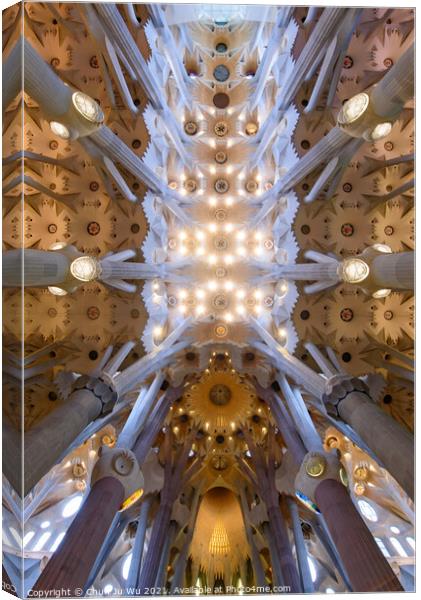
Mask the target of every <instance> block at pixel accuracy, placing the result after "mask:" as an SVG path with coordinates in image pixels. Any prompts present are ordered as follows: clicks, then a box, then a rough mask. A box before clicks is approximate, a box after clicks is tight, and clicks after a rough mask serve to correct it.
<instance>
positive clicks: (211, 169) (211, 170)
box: [209, 165, 216, 175]
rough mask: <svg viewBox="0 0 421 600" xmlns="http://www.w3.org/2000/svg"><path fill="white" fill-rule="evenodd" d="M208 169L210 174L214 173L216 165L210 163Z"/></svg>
mask: <svg viewBox="0 0 421 600" xmlns="http://www.w3.org/2000/svg"><path fill="white" fill-rule="evenodd" d="M209 171H210V172H211V173H212V175H215V173H216V167H215V166H214V165H211V166H210V167H209Z"/></svg>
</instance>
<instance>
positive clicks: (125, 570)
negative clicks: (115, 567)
mask: <svg viewBox="0 0 421 600" xmlns="http://www.w3.org/2000/svg"><path fill="white" fill-rule="evenodd" d="M131 564H132V553H130V554H129V555H128V556H127V557H126V558H125V560H124V562H123V566H122V567H121V575H122V577H123V579H125V580H126V579H127V578H128V576H129V570H130V565H131Z"/></svg>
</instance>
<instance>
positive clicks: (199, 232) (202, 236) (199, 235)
mask: <svg viewBox="0 0 421 600" xmlns="http://www.w3.org/2000/svg"><path fill="white" fill-rule="evenodd" d="M195 237H196V239H197V240H199V241H200V242H202V241H203V240H204V239H205V237H206V235H205V232H204V231H203V230H202V229H198V230H197V231H196V232H195Z"/></svg>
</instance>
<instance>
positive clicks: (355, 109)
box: [338, 92, 370, 125]
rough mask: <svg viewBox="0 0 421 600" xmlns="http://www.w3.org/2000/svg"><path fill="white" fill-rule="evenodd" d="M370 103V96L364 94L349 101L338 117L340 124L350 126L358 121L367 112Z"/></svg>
mask: <svg viewBox="0 0 421 600" xmlns="http://www.w3.org/2000/svg"><path fill="white" fill-rule="evenodd" d="M369 101H370V99H369V97H368V94H365V93H364V92H362V93H361V94H357V95H356V96H353V97H352V98H350V99H349V100H347V101H346V102H345V104H344V105H343V107H342V109H341V111H340V113H339V115H338V122H339V123H340V124H342V125H349V124H350V123H353V122H354V121H356V120H357V119H358V118H359V117H361V116H362V115H363V114H364V112H365V111H366V110H367V107H368V104H369Z"/></svg>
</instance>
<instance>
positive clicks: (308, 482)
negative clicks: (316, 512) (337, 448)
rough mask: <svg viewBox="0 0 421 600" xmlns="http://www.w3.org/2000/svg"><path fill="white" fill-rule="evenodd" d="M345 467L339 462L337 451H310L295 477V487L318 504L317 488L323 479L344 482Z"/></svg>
mask: <svg viewBox="0 0 421 600" xmlns="http://www.w3.org/2000/svg"><path fill="white" fill-rule="evenodd" d="M343 471H344V467H343V466H342V465H341V463H340V462H339V459H338V456H337V452H324V451H318V452H308V453H307V454H306V455H305V457H304V459H303V462H302V463H301V467H300V470H299V471H298V473H297V476H296V478H295V487H296V490H297V492H298V493H299V494H300V495H304V496H305V497H306V499H308V500H310V501H311V502H313V503H314V504H315V505H316V506H317V503H316V489H317V488H318V486H319V485H320V483H321V482H322V481H325V480H326V479H333V480H334V481H338V482H339V483H342V484H344V481H345V476H344V472H343Z"/></svg>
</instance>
